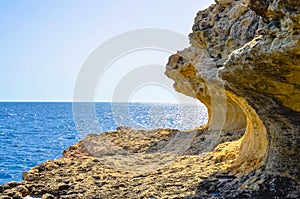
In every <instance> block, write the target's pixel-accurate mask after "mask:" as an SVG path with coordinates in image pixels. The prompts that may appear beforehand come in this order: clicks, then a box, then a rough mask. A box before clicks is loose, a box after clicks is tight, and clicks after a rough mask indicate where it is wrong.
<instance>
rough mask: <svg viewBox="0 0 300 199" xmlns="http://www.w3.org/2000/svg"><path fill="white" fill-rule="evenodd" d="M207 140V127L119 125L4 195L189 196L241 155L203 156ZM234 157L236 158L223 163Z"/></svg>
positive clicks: (11, 186) (10, 185)
mask: <svg viewBox="0 0 300 199" xmlns="http://www.w3.org/2000/svg"><path fill="white" fill-rule="evenodd" d="M207 136H208V134H207V128H200V129H194V130H191V131H186V132H180V131H178V130H171V129H156V130H151V131H145V130H134V129H131V128H126V127H119V128H118V130H117V131H113V132H106V133H102V134H91V135H88V136H87V137H86V138H85V139H84V140H82V141H80V142H79V143H77V144H76V145H73V146H71V147H70V148H68V149H66V150H65V151H64V152H63V157H61V158H60V159H58V160H54V161H47V162H45V163H42V164H41V165H38V166H36V167H34V168H33V169H31V170H30V171H29V172H26V173H24V174H23V181H22V182H21V183H17V182H11V183H8V184H6V185H3V186H0V193H1V194H2V198H17V197H19V198H22V197H23V196H27V195H31V196H40V197H42V198H48V199H50V198H70V199H71V198H183V197H188V196H189V195H192V194H193V193H194V191H195V190H196V188H197V186H198V183H199V181H201V179H206V178H208V177H209V176H210V175H212V174H213V173H215V172H217V171H220V170H224V171H225V170H226V168H227V167H228V165H229V163H230V162H232V161H233V159H234V158H235V157H236V155H237V154H236V153H234V151H235V152H237V150H231V152H230V153H228V154H227V153H224V151H222V148H219V149H218V150H216V151H214V152H208V153H201V155H200V156H199V151H201V150H206V149H204V148H203V146H201V147H199V143H197V142H195V140H198V139H201V142H202V143H205V141H206V139H207ZM240 137H241V135H240V134H236V135H235V139H238V138H240ZM229 139H234V138H233V136H228V137H226V136H223V137H222V139H220V142H224V141H228V140H229ZM177 142H178V143H177ZM180 144H181V145H180ZM183 144H184V145H185V146H183ZM225 146H226V145H225ZM229 155H230V156H231V159H228V158H227V159H226V158H225V159H226V161H223V160H222V158H223V157H226V156H229ZM0 198H1V196H0Z"/></svg>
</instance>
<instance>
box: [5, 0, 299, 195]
mask: <svg viewBox="0 0 300 199" xmlns="http://www.w3.org/2000/svg"><path fill="white" fill-rule="evenodd" d="M299 33H300V2H299V0H285V1H283V0H265V1H263V0H216V4H213V5H211V6H210V7H209V8H207V9H206V10H203V11H200V12H199V13H198V14H197V16H196V18H195V23H194V26H193V32H192V33H191V34H190V41H191V47H189V48H186V49H184V50H182V51H178V53H177V54H175V55H172V56H171V57H170V59H169V62H168V64H167V69H166V75H167V76H168V77H170V78H172V79H173V80H174V81H175V83H174V87H175V89H176V90H177V91H179V92H182V93H184V94H186V95H189V96H192V97H195V98H197V99H199V100H200V101H201V102H203V103H204V104H205V105H206V107H207V109H208V113H209V122H208V124H207V125H206V126H203V127H199V128H198V129H191V130H188V131H184V132H183V131H178V130H171V129H156V130H151V131H145V130H134V129H130V128H126V127H120V128H118V129H117V130H116V131H113V132H106V133H102V134H94V135H88V136H87V137H86V138H85V139H84V140H82V141H80V142H79V143H77V144H76V145H74V146H71V147H70V148H68V149H66V150H65V151H64V153H63V156H62V157H61V158H60V159H58V160H54V161H47V162H45V163H43V164H41V165H38V166H36V167H34V168H33V169H31V170H30V171H29V172H25V173H24V174H23V181H22V182H20V183H17V182H11V183H8V184H6V185H3V186H0V196H1V195H2V198H22V197H23V196H27V195H33V196H43V198H44V199H46V198H48V199H50V198H300V193H299V192H300V187H299V183H300V172H299V164H300V155H299V154H300V133H299V130H300V124H299V119H300V102H299V98H300V34H299ZM183 140H184V142H182V141H183ZM108 143H110V144H108ZM186 143H188V144H186Z"/></svg>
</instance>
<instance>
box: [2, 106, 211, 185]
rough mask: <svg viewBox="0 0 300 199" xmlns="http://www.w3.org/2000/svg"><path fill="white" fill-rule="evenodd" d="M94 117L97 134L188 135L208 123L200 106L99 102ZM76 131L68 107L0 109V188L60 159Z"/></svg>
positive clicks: (77, 136) (12, 107) (78, 136)
mask: <svg viewBox="0 0 300 199" xmlns="http://www.w3.org/2000/svg"><path fill="white" fill-rule="evenodd" d="M95 111H96V119H97V122H98V124H99V126H98V130H99V132H102V131H110V130H115V129H116V128H117V127H118V126H129V127H133V128H144V129H153V128H174V129H189V128H195V127H198V126H200V125H202V124H205V123H206V122H207V117H208V116H207V112H206V108H205V107H204V106H203V105H201V104H198V105H196V104H181V105H179V104H157V103H129V104H127V103H114V104H112V103H108V102H102V103H96V104H95ZM77 128H80V124H77V125H75V123H74V120H73V111H72V103H58V102H57V103H47V102H42V103H36V102H34V103H29V102H18V103H13V102H2V103H0V149H1V150H0V185H1V184H4V183H6V182H9V181H12V180H14V181H21V179H22V172H23V171H27V170H29V169H30V168H32V167H34V166H35V165H37V164H39V163H42V162H44V161H46V160H51V159H56V158H58V157H60V156H61V154H62V151H63V150H64V149H65V148H67V147H69V146H70V145H73V144H74V143H76V142H77V141H78V140H79V139H80V138H81V136H80V135H79V133H78V131H77ZM81 130H82V129H81ZM83 131H84V129H83ZM86 132H87V133H89V129H86ZM93 133H97V132H93Z"/></svg>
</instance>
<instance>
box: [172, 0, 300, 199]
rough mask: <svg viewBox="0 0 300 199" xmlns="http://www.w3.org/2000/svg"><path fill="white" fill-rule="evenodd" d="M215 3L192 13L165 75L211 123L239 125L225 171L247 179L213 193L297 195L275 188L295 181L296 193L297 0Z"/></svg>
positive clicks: (299, 176) (299, 141)
mask: <svg viewBox="0 0 300 199" xmlns="http://www.w3.org/2000/svg"><path fill="white" fill-rule="evenodd" d="M216 3H217V4H216V5H212V6H210V7H209V8H208V9H206V10H204V11H200V12H199V13H198V14H197V17H196V19H195V23H194V26H193V32H192V33H191V34H190V41H191V45H192V46H191V47H189V48H187V49H184V50H182V51H179V52H178V53H177V54H176V55H173V56H172V57H170V60H169V63H168V66H167V71H166V74H167V75H168V76H169V77H170V78H172V79H174V80H175V84H174V87H175V88H176V90H177V91H179V92H182V93H185V94H187V95H190V96H192V97H195V98H198V99H199V100H200V101H202V102H203V103H204V104H205V105H206V106H207V108H208V110H209V115H210V121H209V125H210V126H211V127H213V128H214V129H218V130H219V131H220V132H221V133H224V132H226V131H230V130H238V129H243V128H245V134H244V136H243V137H242V138H241V139H240V140H239V141H238V142H239V143H238V145H239V152H238V156H237V157H236V159H235V161H234V162H233V163H232V165H231V166H230V168H229V170H230V171H231V172H234V173H239V174H242V173H244V174H247V173H248V172H249V171H252V173H251V175H252V176H251V177H249V175H248V176H247V175H245V178H247V180H246V181H245V182H243V183H241V182H237V181H236V185H235V186H233V185H228V187H227V190H224V189H221V188H220V190H219V193H220V194H224V192H225V191H228V189H230V188H229V187H230V186H233V187H234V188H237V189H238V190H243V191H240V193H237V194H244V197H246V196H249V197H250V196H252V197H258V196H262V194H267V195H266V196H269V197H276V196H277V197H296V196H295V195H293V194H291V195H288V194H287V193H285V191H283V190H281V191H277V192H276V191H275V187H277V188H278V187H290V186H291V185H293V186H298V188H295V187H294V192H293V193H297V191H296V189H298V194H299V182H300V171H299V170H300V169H299V164H300V156H299V154H300V132H299V131H300V123H299V122H300V120H299V119H300V113H299V111H300V101H299V99H300V87H299V86H300V73H299V72H300V56H299V55H300V35H299V31H300V29H299V28H300V26H299V25H300V12H299V11H300V2H299V1H298V0H286V1H283V0H265V1H264V0H239V1H230V0H217V1H216ZM187 85H188V86H187ZM220 115H221V116H222V120H220ZM220 121H224V123H222V124H220ZM234 144H237V143H234V142H233V143H230V145H234ZM253 172H254V174H253ZM262 175H263V176H264V177H262ZM267 176H268V177H267ZM275 176H276V177H275ZM248 178H249V179H248ZM237 184H238V185H237ZM254 187H255V188H254ZM247 189H249V190H250V189H252V190H254V189H255V190H256V192H257V193H256V194H258V195H251V194H254V193H253V192H251V191H249V190H248V191H247ZM291 190H292V188H291V189H290V190H289V191H290V192H292V191H291ZM201 191H202V192H205V190H203V189H202V190H200V189H199V191H198V193H199V194H200V192H201ZM242 192H244V193H242ZM263 192H264V193H263ZM275 192H276V193H275ZM247 194H248V195H247ZM268 194H269V195H268ZM272 194H273V195H272ZM296 195H297V194H296ZM241 196H243V195H241ZM298 197H299V195H298Z"/></svg>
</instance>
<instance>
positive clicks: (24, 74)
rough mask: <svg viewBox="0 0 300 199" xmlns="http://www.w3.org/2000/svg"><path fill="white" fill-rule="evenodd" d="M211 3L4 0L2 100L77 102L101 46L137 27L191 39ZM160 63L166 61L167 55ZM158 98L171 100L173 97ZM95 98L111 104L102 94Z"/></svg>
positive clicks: (0, 18) (0, 20)
mask: <svg viewBox="0 0 300 199" xmlns="http://www.w3.org/2000/svg"><path fill="white" fill-rule="evenodd" d="M211 3H213V1H212V0H210V1H205V0H151V1H149V0H128V1H124V0H107V1H104V0H89V1H84V0H42V1H40V0H26V1H25V0H24V1H23V0H2V1H0V75H1V77H0V90H1V92H0V101H72V97H73V90H74V84H75V81H76V77H77V75H78V72H79V70H80V68H81V66H82V64H83V62H84V61H85V60H86V58H87V57H88V56H89V54H90V53H91V52H92V51H93V50H94V49H95V48H97V46H99V45H100V44H101V43H103V42H104V41H106V40H108V39H109V38H111V37H113V36H115V35H118V34H120V33H122V32H126V31H130V30H134V29H138V28H149V27H151V28H164V29H169V30H173V31H176V32H179V33H181V34H184V35H188V34H189V33H190V32H191V27H192V24H193V20H194V17H195V16H196V13H197V11H198V10H200V9H203V8H206V7H208V5H210V4H211ZM137 56H140V55H137ZM153 56H155V55H153ZM164 56H165V57H164ZM133 59H134V58H133ZM148 59H149V57H148ZM158 59H160V60H161V62H163V63H166V62H167V59H168V55H167V54H165V55H161V56H160V57H159V58H158ZM127 62H130V60H129V61H128V60H127ZM127 64H128V63H127ZM111 86H113V85H109V84H108V85H106V87H107V89H108V90H109V89H113V88H111ZM148 89H150V90H153V88H148ZM146 90H147V89H146ZM159 90H161V89H158V90H157V92H158V93H160V92H161V91H159ZM148 91H149V90H148ZM151 92H152V91H151ZM153 92H154V91H153ZM144 93H149V92H144ZM161 93H163V91H162V92H161ZM158 96H160V97H162V98H166V99H167V98H168V94H166V95H165V96H164V95H163V94H160V95H158ZM96 97H97V100H99V101H109V98H108V97H105V96H103V95H96ZM150 98H155V96H153V95H152V96H151V97H149V96H143V92H142V91H141V92H139V93H137V94H136V95H135V96H134V99H136V100H137V101H138V100H141V99H145V100H146V101H147V99H148V100H149V101H151V100H152V99H150Z"/></svg>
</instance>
